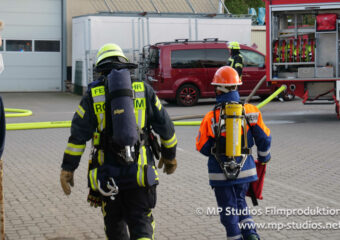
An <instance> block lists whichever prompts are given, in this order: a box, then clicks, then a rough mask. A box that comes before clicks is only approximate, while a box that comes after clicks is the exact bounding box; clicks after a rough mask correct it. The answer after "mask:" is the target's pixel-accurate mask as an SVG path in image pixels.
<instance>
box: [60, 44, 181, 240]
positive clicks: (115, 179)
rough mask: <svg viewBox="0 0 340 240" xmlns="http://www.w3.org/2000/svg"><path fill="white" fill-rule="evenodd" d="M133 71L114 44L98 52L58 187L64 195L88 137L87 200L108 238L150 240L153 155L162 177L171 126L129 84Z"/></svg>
mask: <svg viewBox="0 0 340 240" xmlns="http://www.w3.org/2000/svg"><path fill="white" fill-rule="evenodd" d="M135 67H136V66H135V65H134V64H131V63H129V62H128V59H127V58H126V56H125V55H124V54H123V52H122V50H121V48H120V47H119V46H118V45H116V44H113V43H110V44H105V45H104V46H103V47H101V48H100V49H99V51H98V53H97V61H96V71H97V72H99V73H100V74H101V77H100V78H99V79H98V80H96V81H94V82H92V83H90V84H89V86H88V91H87V94H86V95H85V96H84V97H83V98H82V100H81V102H80V105H79V106H78V109H77V111H76V113H75V114H74V117H73V120H72V126H71V136H70V137H69V140H68V144H67V148H66V150H65V153H64V158H63V163H62V166H61V167H62V170H61V175H60V181H61V186H62V188H63V190H64V192H65V194H66V195H69V194H70V193H71V188H70V186H73V185H74V184H73V173H74V171H75V169H76V168H77V167H78V165H79V162H80V158H81V156H82V153H83V152H84V150H85V144H86V142H87V141H88V140H90V139H92V159H91V160H90V161H89V172H88V186H89V188H90V193H89V197H88V201H90V203H91V205H101V206H102V212H103V216H104V223H105V232H106V236H107V238H108V239H109V240H115V239H117V240H125V239H131V240H151V239H154V227H155V222H154V219H153V216H152V212H151V209H152V208H154V207H155V204H156V185H157V184H158V174H157V171H156V168H155V160H154V156H155V157H156V158H157V157H159V155H158V154H160V156H161V157H160V160H159V164H158V167H159V168H162V167H163V166H164V169H163V171H164V172H165V173H167V174H172V173H173V172H174V171H175V169H176V167H177V162H176V159H175V156H176V146H177V139H176V135H175V130H174V126H173V123H172V122H171V120H170V118H169V115H168V113H167V112H166V110H165V109H164V107H163V106H162V104H161V102H160V100H159V99H158V97H157V96H156V95H155V93H154V91H153V90H152V88H151V87H150V86H149V85H148V84H147V83H144V82H141V81H131V77H130V71H129V69H133V68H135ZM154 132H155V133H157V134H158V135H159V136H160V139H161V146H159V145H158V142H157V137H156V136H155V135H154V134H153V133H154ZM157 155H158V156H157ZM126 225H127V226H128V229H129V236H130V237H128V234H127V230H126V229H127V228H126Z"/></svg>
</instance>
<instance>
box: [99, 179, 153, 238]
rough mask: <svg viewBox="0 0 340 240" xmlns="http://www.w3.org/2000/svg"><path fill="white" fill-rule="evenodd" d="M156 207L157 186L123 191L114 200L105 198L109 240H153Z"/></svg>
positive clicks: (104, 211)
mask: <svg viewBox="0 0 340 240" xmlns="http://www.w3.org/2000/svg"><path fill="white" fill-rule="evenodd" d="M155 205H156V186H153V187H150V188H145V187H140V188H134V189H129V190H122V191H120V192H119V193H118V195H116V196H115V199H114V200H111V199H110V198H104V199H103V204H102V212H103V216H104V224H105V233H106V236H107V238H108V239H109V240H129V239H130V240H149V239H150V240H153V239H154V227H155V222H154V220H153V216H152V212H151V209H152V208H154V207H155ZM126 226H127V227H128V230H129V234H128V231H127V227H126ZM129 235H130V238H129Z"/></svg>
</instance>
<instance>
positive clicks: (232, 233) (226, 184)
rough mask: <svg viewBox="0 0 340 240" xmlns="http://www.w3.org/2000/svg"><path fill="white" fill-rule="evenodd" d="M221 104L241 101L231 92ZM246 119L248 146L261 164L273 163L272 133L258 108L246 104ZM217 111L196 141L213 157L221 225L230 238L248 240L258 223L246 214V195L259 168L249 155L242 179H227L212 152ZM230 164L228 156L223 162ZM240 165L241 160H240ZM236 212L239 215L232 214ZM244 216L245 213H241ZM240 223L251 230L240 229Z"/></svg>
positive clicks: (207, 118)
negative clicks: (255, 149) (253, 150)
mask: <svg viewBox="0 0 340 240" xmlns="http://www.w3.org/2000/svg"><path fill="white" fill-rule="evenodd" d="M217 102H218V103H222V102H225V103H228V102H240V96H239V93H238V92H237V91H231V92H228V93H224V94H222V95H219V96H217ZM244 108H245V116H246V118H247V120H248V123H249V125H250V127H249V125H248V126H247V137H248V146H249V148H251V147H252V146H254V144H255V145H256V146H257V155H258V160H259V161H260V162H263V163H266V162H268V161H269V160H270V157H271V156H270V145H271V136H270V130H269V128H267V127H266V125H265V124H264V122H263V119H262V114H261V112H260V111H259V110H258V108H257V107H256V106H254V105H252V104H245V105H244ZM219 114H220V113H219V111H218V110H216V122H218V119H219ZM214 124H215V122H214V112H213V111H210V112H208V113H207V114H206V115H205V117H204V118H203V120H202V123H201V126H200V129H199V133H198V136H197V138H196V149H197V150H198V151H199V152H201V153H202V154H204V155H205V156H208V157H209V160H208V170H209V182H210V185H211V187H212V188H213V189H214V191H215V196H216V200H217V204H218V206H219V207H221V208H222V209H223V210H222V212H221V213H220V219H221V223H222V224H223V225H224V227H225V229H226V231H227V239H233V240H240V239H242V236H243V239H247V237H248V236H249V235H251V234H256V235H257V233H256V229H255V227H254V222H253V219H252V217H251V216H250V215H249V214H243V213H244V211H242V209H247V208H248V207H247V203H246V201H245V195H246V193H247V191H248V187H249V183H250V182H253V181H256V180H257V174H256V167H255V162H254V158H253V156H252V155H248V157H247V159H246V161H245V163H244V165H243V167H242V169H241V171H240V174H239V175H238V177H237V178H236V179H235V180H227V179H226V177H225V175H224V173H223V171H222V169H221V167H220V166H219V164H218V162H217V160H216V159H215V157H214V156H213V155H212V154H211V149H212V147H213V146H214V144H215V133H214ZM222 136H223V138H222V139H221V142H220V144H221V148H222V150H223V151H225V136H226V135H225V133H222ZM221 160H222V161H226V157H225V158H223V157H222V159H221ZM236 160H237V162H238V163H240V161H241V157H239V158H237V159H236ZM232 209H235V211H234V212H236V214H229V213H230V212H232V211H233V210H232ZM241 213H242V214H241ZM239 223H241V224H245V223H247V224H246V225H247V226H248V227H246V228H243V229H240V227H239Z"/></svg>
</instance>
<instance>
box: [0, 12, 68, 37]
mask: <svg viewBox="0 0 340 240" xmlns="http://www.w3.org/2000/svg"><path fill="white" fill-rule="evenodd" d="M1 19H6V20H5V21H6V27H5V29H4V32H3V36H4V37H6V38H8V39H10V38H15V39H24V38H30V39H36V38H46V37H48V38H52V39H61V25H60V21H61V20H60V16H59V19H58V16H57V15H56V14H54V15H45V14H38V15H34V16H32V15H31V14H21V16H20V20H18V15H17V14H16V13H13V14H1ZM41 19H44V22H42V20H41ZM23 28H25V30H24V31H23Z"/></svg>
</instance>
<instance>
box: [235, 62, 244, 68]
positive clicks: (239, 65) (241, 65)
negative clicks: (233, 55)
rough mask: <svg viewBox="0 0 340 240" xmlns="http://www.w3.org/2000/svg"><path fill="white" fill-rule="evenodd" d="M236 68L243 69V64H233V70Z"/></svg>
mask: <svg viewBox="0 0 340 240" xmlns="http://www.w3.org/2000/svg"><path fill="white" fill-rule="evenodd" d="M237 67H243V64H241V63H236V64H235V68H237Z"/></svg>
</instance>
